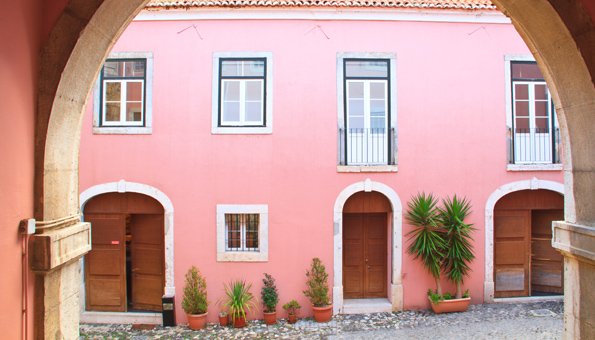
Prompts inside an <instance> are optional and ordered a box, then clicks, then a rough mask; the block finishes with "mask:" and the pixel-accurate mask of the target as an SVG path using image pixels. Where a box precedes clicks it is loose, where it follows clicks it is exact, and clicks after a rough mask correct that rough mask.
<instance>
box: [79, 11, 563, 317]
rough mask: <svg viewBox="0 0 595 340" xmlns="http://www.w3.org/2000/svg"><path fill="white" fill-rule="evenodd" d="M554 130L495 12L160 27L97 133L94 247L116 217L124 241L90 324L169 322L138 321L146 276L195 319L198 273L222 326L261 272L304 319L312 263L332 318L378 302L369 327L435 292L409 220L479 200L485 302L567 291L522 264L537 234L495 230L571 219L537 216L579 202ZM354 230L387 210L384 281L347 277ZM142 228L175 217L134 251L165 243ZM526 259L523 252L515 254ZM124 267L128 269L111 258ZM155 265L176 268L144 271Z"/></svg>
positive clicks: (223, 15)
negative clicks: (234, 298)
mask: <svg viewBox="0 0 595 340" xmlns="http://www.w3.org/2000/svg"><path fill="white" fill-rule="evenodd" d="M556 131H557V122H556V119H555V114H554V113H553V109H552V105H551V101H550V99H549V94H548V93H547V90H546V89H545V82H543V79H542V77H541V75H540V74H539V72H538V71H536V67H534V66H533V64H532V58H531V57H530V52H529V51H528V49H527V47H526V46H525V45H524V43H523V41H522V40H521V38H520V37H519V36H518V34H517V33H516V31H515V30H514V28H513V27H512V25H511V24H510V23H509V22H508V21H507V19H506V18H505V17H504V16H503V15H502V14H500V13H497V12H495V11H492V10H420V9H415V10H402V9H399V10H397V9H390V8H385V9H381V8H369V9H357V8H348V9H345V8H342V9H337V8H332V7H329V8H326V7H325V8H323V7H321V8H304V9H291V10H287V9H276V8H273V9H267V8H242V9H237V10H234V11H231V12H230V11H223V10H221V9H219V8H217V7H213V8H208V9H203V10H201V11H193V10H192V9H191V8H190V9H169V10H165V9H163V10H150V11H144V12H142V13H141V14H140V15H139V16H138V17H137V18H136V19H135V21H134V22H133V23H132V24H131V25H130V26H129V27H128V28H127V29H126V31H125V32H124V33H123V35H122V37H121V38H120V40H119V42H118V43H117V44H116V46H115V47H114V49H113V51H112V54H111V55H110V56H109V57H108V61H107V62H106V66H105V68H104V70H103V72H102V74H101V75H100V77H99V79H98V81H97V89H96V91H95V93H94V94H93V96H92V98H90V100H89V104H88V109H87V112H86V114H85V118H84V120H83V128H82V135H81V146H80V190H81V198H80V202H81V209H82V211H83V213H84V214H85V219H86V220H89V221H91V222H92V223H93V228H94V231H93V232H94V234H93V235H94V236H93V237H94V242H96V241H97V242H100V238H101V237H96V234H95V233H96V232H100V231H99V230H100V228H103V227H102V226H107V227H105V229H106V230H107V229H109V228H110V227H109V225H110V224H109V222H106V221H107V220H109V218H111V217H110V216H108V215H110V214H111V215H118V214H119V215H120V216H124V218H122V219H120V220H119V222H117V223H120V224H119V225H122V226H125V227H123V228H124V229H123V231H122V230H120V231H119V234H118V235H120V236H121V237H122V239H118V240H115V239H113V237H112V235H107V236H106V237H105V238H104V241H105V243H101V244H99V243H98V244H95V243H94V251H96V250H97V249H99V250H102V251H103V253H95V254H96V255H95V256H96V257H95V258H90V257H89V255H88V256H87V258H86V260H85V274H84V275H85V280H84V282H85V289H84V291H85V294H83V296H82V299H83V300H84V301H83V304H82V305H83V306H84V309H85V310H84V311H83V312H82V320H83V321H95V322H102V321H110V320H113V319H109V318H110V317H111V318H117V319H118V320H129V321H130V322H132V321H133V320H141V318H149V319H150V320H152V321H155V322H161V320H160V315H161V314H160V313H155V314H151V313H133V312H132V311H133V310H136V309H139V310H147V309H149V310H151V309H155V308H153V307H150V306H149V307H147V305H143V303H139V304H137V305H136V306H135V305H131V302H136V301H134V300H135V298H134V297H135V296H137V297H139V299H142V298H141V297H140V295H144V292H145V291H143V293H142V294H141V293H138V294H137V293H135V292H134V290H135V289H136V288H135V287H134V286H132V287H131V285H130V284H129V282H135V281H134V280H136V279H133V276H135V275H141V276H142V275H145V276H144V279H145V280H146V281H151V280H153V279H154V280H153V281H151V282H152V283H149V284H146V282H145V283H144V284H145V289H146V291H148V292H152V291H155V290H156V289H155V287H157V288H159V289H162V290H161V291H160V292H159V293H158V294H157V296H159V297H160V296H161V295H163V294H165V295H168V296H175V298H176V313H177V318H176V319H177V321H178V322H185V316H184V315H183V312H182V310H181V307H180V301H181V296H182V290H183V285H184V274H185V272H186V270H187V269H188V268H189V267H190V266H192V265H195V266H197V267H198V268H199V269H200V270H201V272H202V273H203V274H204V276H205V277H206V279H207V283H208V293H209V300H210V302H211V304H210V307H209V320H210V321H215V319H216V314H217V312H218V311H219V309H220V307H219V306H218V305H217V303H216V302H217V301H218V300H219V299H220V298H221V297H222V296H223V294H224V290H223V285H224V284H225V283H228V282H230V281H231V280H233V279H245V280H246V281H248V282H251V283H252V284H253V285H252V292H253V293H254V294H255V295H259V292H260V287H261V280H262V277H263V273H264V272H266V273H270V274H272V275H273V276H274V277H275V278H276V280H277V284H278V287H279V291H280V300H281V303H284V302H287V301H289V300H291V299H297V300H298V301H299V302H300V303H301V304H302V305H303V306H304V308H303V309H302V315H304V316H306V315H309V314H310V313H311V310H310V307H309V303H307V300H306V298H305V297H304V296H303V293H302V291H303V290H304V289H305V271H306V269H307V268H308V266H309V263H310V261H311V259H312V258H313V257H319V258H321V259H322V261H323V263H324V264H325V265H326V268H327V270H328V272H329V280H330V286H331V290H332V300H333V306H334V311H335V313H343V312H354V311H358V308H361V307H358V306H356V305H354V304H353V302H354V300H355V299H358V300H359V299H367V300H368V301H367V302H366V303H367V304H366V305H365V306H366V307H365V308H367V309H366V310H365V311H387V310H402V309H420V308H428V306H429V303H428V300H427V298H426V292H427V290H428V289H429V288H432V287H434V282H433V279H432V278H431V276H430V275H429V274H428V273H427V272H426V271H425V270H424V268H423V267H422V266H421V264H420V262H417V261H415V260H413V258H412V257H411V256H410V255H409V254H407V252H406V247H407V245H408V242H407V236H406V235H407V233H408V231H410V230H411V227H410V226H409V225H408V224H407V223H406V221H405V219H404V214H405V211H406V209H407V202H408V201H409V199H410V198H411V197H412V196H413V195H415V194H417V193H418V192H422V191H423V192H432V193H434V194H435V195H436V196H438V197H447V196H452V195H453V194H457V195H461V196H465V197H467V198H468V199H469V200H470V202H471V204H472V207H473V209H472V210H473V212H472V214H471V216H470V217H469V220H468V222H470V223H473V225H474V227H475V228H476V230H475V231H474V233H473V235H474V249H475V255H476V259H475V260H474V262H473V263H472V265H471V267H472V274H471V276H470V277H469V278H468V279H466V280H465V284H464V286H465V288H468V289H469V291H470V294H471V298H472V302H473V303H482V302H484V301H487V302H489V301H493V299H494V296H496V297H507V296H529V295H533V294H531V291H532V289H533V290H535V291H536V292H537V291H539V292H542V291H545V292H547V293H556V289H549V290H548V289H540V288H539V287H541V288H543V286H551V287H558V286H561V284H562V283H561V271H560V274H559V277H558V276H557V275H558V274H557V273H556V272H555V271H554V272H553V273H552V272H548V273H546V274H543V275H542V274H540V275H542V276H544V277H546V278H543V279H542V280H541V281H540V282H537V281H536V282H533V281H532V277H531V273H538V272H539V270H538V269H537V267H535V268H533V267H534V266H533V264H534V263H533V262H535V261H533V259H532V258H531V257H530V256H529V258H524V259H521V260H519V259H518V258H515V257H523V256H525V255H524V254H525V253H527V252H528V253H529V254H530V253H531V251H530V248H529V249H525V248H526V247H529V246H530V244H532V243H533V244H534V243H535V242H532V241H535V240H537V239H538V237H537V236H538V235H537V234H539V233H538V232H537V231H536V230H535V229H534V228H535V227H533V225H532V223H531V222H528V225H529V230H528V231H527V233H528V234H527V235H528V236H527V235H520V236H519V235H516V234H514V232H512V234H502V233H501V230H504V229H505V228H504V227H502V228H500V229H498V226H499V225H503V226H506V225H507V224H506V222H502V221H504V219H506V218H510V216H511V215H514V214H515V213H516V212H518V211H521V210H524V211H527V210H530V211H531V212H529V213H528V214H529V215H527V216H529V217H528V218H529V220H539V218H541V217H540V216H541V215H539V213H535V212H533V211H536V210H544V211H545V210H547V211H549V212H551V213H552V216H555V212H553V211H554V210H559V209H560V207H558V206H557V205H556V203H555V202H554V203H551V204H549V205H548V204H545V205H539V202H542V201H548V200H549V201H555V200H556V199H555V198H552V199H546V198H540V197H541V196H540V195H541V194H543V195H549V193H556V194H557V195H559V196H560V197H561V194H563V174H562V165H561V163H560V160H559V159H560V157H561V156H563V155H560V152H559V150H560V149H561V148H560V147H559V145H558V141H557V134H556ZM544 192H548V193H544ZM114 193H117V194H114ZM110 194H111V196H110ZM138 194H140V195H138ZM118 195H122V196H118ZM510 195H513V196H510ZM514 195H519V196H518V197H516V196H514ZM523 195H524V196H523ZM141 196H142V197H145V198H140V197H141ZM118 197H119V198H118ZM122 197H126V198H125V199H122ZM147 197H148V199H147ZM515 197H516V198H515ZM101 199H103V201H101ZM502 199H508V201H506V202H504V201H502ZM143 200H144V201H143ZM94 201H95V203H93V202H94ZM141 201H143V202H141ZM520 201H524V202H528V201H535V202H537V203H535V205H531V204H529V203H527V205H523V204H521V203H519V202H520ZM549 201H548V202H549ZM123 202H125V203H123ZM139 202H141V203H139ZM154 203H155V204H154ZM157 203H158V204H157ZM499 204H500V205H499ZM515 204H517V206H515ZM115 206H117V208H114V207H115ZM155 206H159V207H157V208H156V207H155ZM160 209H162V210H160ZM499 209H500V210H499ZM511 211H512V212H511ZM349 214H361V215H362V216H364V220H365V219H366V218H367V217H365V216H372V215H374V214H381V215H382V214H383V215H382V216H383V217H382V218H383V219H382V220H381V223H380V224H381V225H382V229H380V230H381V233H382V236H383V237H381V239H382V240H381V243H380V245H381V246H380V248H382V252H381V253H380V256H381V257H383V259H382V261H381V262H382V264H381V265H380V266H379V267H378V268H380V269H379V270H376V272H375V273H373V274H372V273H371V271H369V270H368V271H366V270H365V269H363V270H362V271H361V272H357V270H356V273H355V274H354V273H353V268H351V267H349V265H350V263H348V262H350V261H351V260H350V259H351V257H349V254H347V253H346V252H349V251H353V250H352V248H350V247H349V244H351V243H350V242H352V241H353V240H352V239H351V238H350V237H351V236H349V235H351V234H350V233H347V232H346V231H347V230H350V229H349V228H352V226H351V224H350V225H349V226H348V225H347V224H348V223H352V222H347V221H351V220H352V219H351V218H350V216H351V215H349ZM136 215H160V216H162V217H163V218H162V219H161V220H159V219H157V220H156V222H155V223H156V224H158V225H159V226H160V228H161V227H162V229H159V228H158V229H159V230H158V229H151V230H152V232H153V231H154V232H156V233H158V235H157V234H156V235H157V237H155V238H153V239H152V240H145V241H143V242H144V243H142V245H138V244H137V245H136V248H134V246H131V244H134V242H136V240H137V239H141V238H143V237H142V236H140V235H142V234H145V233H147V232H146V231H145V230H149V229H143V226H142V223H141V222H139V221H141V220H143V218H138V219H137V218H136V217H135V216H136ZM348 215H349V216H348ZM131 216H132V217H131ZM515 216H516V215H515ZM562 217H563V216H562ZM562 217H561V218H562ZM94 218H95V220H94ZM499 218H500V220H499ZM95 222H97V223H95ZM137 223H138V224H137ZM363 223H364V225H365V222H363ZM515 223H516V222H515ZM136 225H138V226H139V227H138V228H136V229H135V227H134V226H136ZM510 225H516V224H510ZM503 228H504V229H503ZM532 228H533V229H532ZM364 229H366V227H364ZM134 230H137V231H136V233H137V234H136V235H132V234H134V233H135V231H134ZM366 230H367V229H366ZM502 232H503V231H502ZM550 233H551V230H550ZM98 235H99V236H101V235H102V234H98ZM114 235H115V234H114ZM533 235H537V236H533ZM110 237H111V238H110ZM359 237H360V238H361V237H363V238H366V237H367V236H359ZM131 239H132V240H134V241H131ZM154 239H158V241H156V242H157V243H154ZM360 241H362V240H360ZM131 242H132V243H131ZM362 242H363V243H362V244H366V246H364V248H366V249H368V248H370V249H371V245H372V243H365V241H362ZM514 242H517V243H514ZM129 247H132V250H130V249H127V248H129ZM143 247H144V248H143ZM151 247H152V248H151ZM510 247H512V248H514V247H521V248H517V249H524V250H523V251H522V252H519V253H520V254H521V255H519V256H516V255H513V256H508V257H507V256H506V255H507V254H508V252H509V249H510ZM522 247H525V248H522ZM149 248H150V249H149ZM139 249H140V250H139ZM147 249H148V250H147ZM151 249H152V250H151ZM350 249H351V250H350ZM127 251H128V253H127ZM143 251H146V252H145V253H143ZM367 251H368V250H365V251H363V253H362V254H363V257H364V258H367V257H368V255H370V257H371V256H372V255H371V250H370V253H369V254H368V253H367ZM498 252H499V253H498ZM110 253H117V254H118V255H116V256H115V257H110V259H112V260H113V261H116V262H109V263H107V262H105V261H106V260H105V259H107V258H108V257H109V256H112V255H107V254H110ZM156 253H159V254H160V255H159V256H158V258H155V259H153V260H152V261H153V262H152V263H153V265H154V264H155V263H157V264H158V267H159V268H160V270H158V271H157V272H156V273H140V274H137V273H135V272H134V269H135V266H134V263H137V264H139V266H142V265H143V264H142V261H141V260H140V259H141V258H143V259H146V258H149V257H150V256H153V255H155V254H156ZM147 254H150V255H147ZM358 254H359V253H358ZM499 254H500V255H501V256H498V255H499ZM91 256H94V255H91ZM135 257H136V259H135ZM502 258H505V259H502ZM346 259H348V260H347V261H346ZM135 261H136V262H135ZM532 261H533V262H532ZM94 263H96V264H94ZM543 265H546V266H551V263H549V264H543ZM93 266H96V267H95V268H99V267H100V266H104V267H105V268H108V269H109V270H108V269H104V271H102V269H99V270H98V271H96V272H94V271H93V270H94V268H92V267H93ZM126 266H128V267H129V269H130V270H132V271H131V272H125V267H126ZM114 268H115V269H114ZM358 275H359V276H358ZM537 276H538V275H534V277H537ZM540 277H541V276H540ZM141 280H142V279H141ZM519 280H520V281H519ZM535 280H538V279H537V278H536V279H535ZM558 281H559V283H558ZM354 282H355V283H354ZM444 282H445V284H446V285H447V287H448V288H449V289H451V290H452V289H453V287H452V285H449V284H448V283H446V281H445V280H444ZM527 285H528V286H527ZM101 287H103V288H101ZM105 287H108V288H105ZM354 287H355V288H354ZM531 287H533V288H531ZM535 287H538V288H535ZM118 293H119V295H118ZM147 294H149V293H147ZM151 294H153V293H151ZM153 295H155V294H153ZM106 296H110V299H111V300H110V299H107V300H110V301H106V298H105V297H106ZM93 299H96V300H93ZM154 304H155V303H154V301H153V305H154ZM148 305H151V303H148ZM279 307H280V306H279ZM114 312H127V313H126V314H125V315H119V314H114ZM140 314H142V315H140ZM128 317H129V318H130V319H127V318H128ZM250 317H251V318H261V313H260V312H258V311H256V312H254V313H252V314H251V316H250ZM134 318H137V319H134ZM151 318H152V319H151ZM142 320H146V319H142Z"/></svg>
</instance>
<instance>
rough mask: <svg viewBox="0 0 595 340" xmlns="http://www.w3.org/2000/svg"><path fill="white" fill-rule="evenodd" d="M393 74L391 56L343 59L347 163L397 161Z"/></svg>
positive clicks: (389, 162)
mask: <svg viewBox="0 0 595 340" xmlns="http://www.w3.org/2000/svg"><path fill="white" fill-rule="evenodd" d="M390 74H391V70H390V59H349V58H345V59H343V92H344V93H343V98H344V119H345V126H344V128H343V129H341V131H340V132H341V136H340V139H341V143H342V144H343V145H342V153H344V155H342V159H343V164H345V165H389V164H394V163H393V162H392V160H391V148H392V129H391V124H390V120H391V112H390V95H389V94H390V86H391V84H390Z"/></svg>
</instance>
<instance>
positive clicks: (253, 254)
mask: <svg viewBox="0 0 595 340" xmlns="http://www.w3.org/2000/svg"><path fill="white" fill-rule="evenodd" d="M268 209H269V208H268V206H267V205H266V204H218V205H217V261H219V262H266V261H268V259H269V240H268V237H269V236H268V235H269V229H268V228H269V222H268V219H269V217H268V216H269V210H268Z"/></svg>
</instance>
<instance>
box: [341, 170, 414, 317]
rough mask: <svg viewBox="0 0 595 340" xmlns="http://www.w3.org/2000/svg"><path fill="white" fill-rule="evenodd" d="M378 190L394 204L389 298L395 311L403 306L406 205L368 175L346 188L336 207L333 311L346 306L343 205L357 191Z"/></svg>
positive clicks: (387, 188)
mask: <svg viewBox="0 0 595 340" xmlns="http://www.w3.org/2000/svg"><path fill="white" fill-rule="evenodd" d="M362 191H363V192H371V191H376V192H379V193H381V194H383V195H384V196H385V197H386V198H387V199H388V201H389V202H390V204H391V206H392V221H390V224H391V227H392V232H391V235H392V238H391V252H392V254H391V260H392V261H391V271H390V272H391V277H390V294H389V297H390V300H391V303H392V310H393V311H399V310H402V309H403V284H402V282H401V266H402V262H403V250H402V244H403V207H402V205H401V199H400V198H399V196H398V195H397V193H396V192H395V191H394V190H393V189H392V188H391V187H389V186H387V185H386V184H383V183H380V182H374V181H372V180H370V179H369V178H368V179H366V180H365V181H362V182H357V183H354V184H351V185H350V186H348V187H346V188H345V189H343V190H342V191H341V192H340V193H339V195H338V196H337V199H336V200H335V206H334V209H333V230H334V231H333V313H334V314H338V313H340V312H341V311H342V308H343V302H344V299H343V206H344V205H345V202H347V200H348V199H349V198H350V197H351V196H352V195H353V194H355V193H358V192H362Z"/></svg>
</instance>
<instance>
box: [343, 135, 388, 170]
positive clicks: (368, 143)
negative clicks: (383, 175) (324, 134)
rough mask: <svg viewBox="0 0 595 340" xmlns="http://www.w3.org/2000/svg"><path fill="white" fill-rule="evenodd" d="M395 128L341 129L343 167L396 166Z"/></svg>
mask: <svg viewBox="0 0 595 340" xmlns="http://www.w3.org/2000/svg"><path fill="white" fill-rule="evenodd" d="M394 130H395V129H394V128H390V129H385V128H378V129H376V128H367V129H366V128H350V129H345V128H340V129H339V154H340V162H339V163H340V164H341V165H391V164H395V157H394V150H395V141H394V137H395V133H394Z"/></svg>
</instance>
